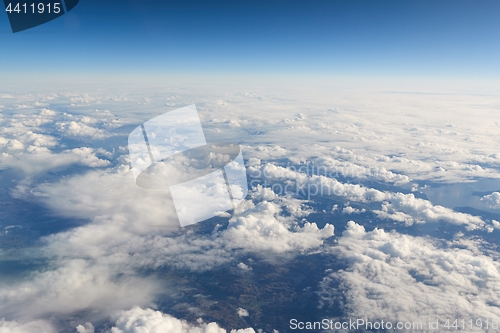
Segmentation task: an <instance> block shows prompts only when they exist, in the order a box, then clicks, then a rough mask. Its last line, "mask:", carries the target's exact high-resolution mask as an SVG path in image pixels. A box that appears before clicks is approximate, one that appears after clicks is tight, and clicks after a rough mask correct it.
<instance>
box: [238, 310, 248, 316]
mask: <svg viewBox="0 0 500 333" xmlns="http://www.w3.org/2000/svg"><path fill="white" fill-rule="evenodd" d="M238 316H240V317H248V316H249V314H248V311H247V310H245V309H243V308H239V309H238Z"/></svg>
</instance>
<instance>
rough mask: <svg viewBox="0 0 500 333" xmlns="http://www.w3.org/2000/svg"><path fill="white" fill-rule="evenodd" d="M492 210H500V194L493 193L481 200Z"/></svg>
mask: <svg viewBox="0 0 500 333" xmlns="http://www.w3.org/2000/svg"><path fill="white" fill-rule="evenodd" d="M481 201H484V202H485V203H486V204H488V205H489V206H490V208H500V192H493V193H491V194H488V195H485V196H484V197H482V198H481Z"/></svg>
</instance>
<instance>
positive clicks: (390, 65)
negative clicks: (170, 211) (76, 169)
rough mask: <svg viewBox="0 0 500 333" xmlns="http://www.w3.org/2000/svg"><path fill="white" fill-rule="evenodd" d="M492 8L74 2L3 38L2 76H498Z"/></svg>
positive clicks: (0, 26) (499, 40)
mask: <svg viewBox="0 0 500 333" xmlns="http://www.w3.org/2000/svg"><path fill="white" fill-rule="evenodd" d="M499 17H500V1H497V0H494V1H472V0H471V1H460V0H454V1H422V0H420V1H416V0H413V1H403V0H398V1H375V0H371V1H358V0H354V1H347V0H344V1H333V0H331V1H291V0H288V1H272V0H267V1H251V0H247V1H240V0H233V1H206V0H205V1H191V0H182V1H162V0H155V1H153V0H134V1H131V0H80V3H79V4H78V6H77V7H75V9H73V11H72V12H70V13H68V14H66V15H64V16H63V17H61V18H59V19H56V20H54V21H52V22H49V23H47V24H44V25H42V26H39V27H36V28H33V29H30V30H27V31H24V32H19V33H16V34H13V33H12V32H10V27H9V25H8V20H7V15H6V14H4V15H0V39H1V45H2V47H1V52H0V60H1V64H0V75H1V73H2V72H3V73H23V72H31V73H33V72H34V73H41V74H43V73H47V72H53V73H80V72H83V73H110V74H113V73H127V74H148V73H193V74H196V73H204V74H207V73H208V74H211V73H217V74H220V73H233V74H234V73H237V74H238V73H239V74H244V73H269V74H308V75H352V76H358V77H359V76H361V77H362V76H372V77H373V76H403V77H463V78H469V77H475V78H497V77H499V75H500V64H499V60H498V59H500V18H499Z"/></svg>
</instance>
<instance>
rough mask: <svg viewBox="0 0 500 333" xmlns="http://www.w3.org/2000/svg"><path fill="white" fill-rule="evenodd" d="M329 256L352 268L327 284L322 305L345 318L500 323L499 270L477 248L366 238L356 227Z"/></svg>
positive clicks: (389, 236)
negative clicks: (476, 319) (471, 320)
mask: <svg viewBox="0 0 500 333" xmlns="http://www.w3.org/2000/svg"><path fill="white" fill-rule="evenodd" d="M331 253H332V255H335V256H336V257H337V259H339V260H344V261H345V262H346V264H347V267H346V268H345V269H342V270H338V271H332V270H330V271H329V274H328V275H327V276H326V277H325V278H324V279H323V281H322V282H321V285H320V289H321V292H320V295H321V299H322V304H323V305H324V306H328V305H330V306H334V307H337V306H339V304H340V306H341V307H342V308H343V309H344V310H345V311H346V313H345V316H346V317H351V318H367V319H370V320H378V321H380V320H385V321H393V322H395V321H415V322H417V321H423V322H424V323H426V322H427V321H428V320H429V319H439V320H440V321H441V322H442V323H443V320H446V319H454V318H466V320H468V318H482V319H484V320H485V319H489V320H490V322H491V320H495V321H496V322H497V323H498V322H499V321H500V308H499V304H500V297H499V296H498V293H497V290H500V264H499V263H498V262H497V261H496V259H495V258H494V257H493V256H489V255H485V254H483V253H482V251H481V249H480V248H479V247H478V245H477V244H476V243H475V242H471V241H467V240H455V241H451V242H443V241H441V242H440V241H437V240H432V239H431V238H424V237H413V236H409V235H404V234H400V233H397V232H385V231H384V230H382V229H377V228H376V229H374V230H373V231H365V229H364V227H363V226H361V225H359V224H356V223H355V222H353V221H350V222H349V223H348V224H347V228H346V230H345V231H344V232H343V234H342V237H340V238H339V239H338V245H337V246H334V247H332V248H331ZM338 286H340V287H338ZM477 329H478V331H480V329H479V328H477ZM483 331H486V329H485V328H484V327H483Z"/></svg>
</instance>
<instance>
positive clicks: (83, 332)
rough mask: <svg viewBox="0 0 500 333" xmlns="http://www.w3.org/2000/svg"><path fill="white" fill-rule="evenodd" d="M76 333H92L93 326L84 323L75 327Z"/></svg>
mask: <svg viewBox="0 0 500 333" xmlns="http://www.w3.org/2000/svg"><path fill="white" fill-rule="evenodd" d="M76 331H77V332H78V333H94V325H92V323H89V322H87V323H85V324H83V325H78V326H77V327H76Z"/></svg>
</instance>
